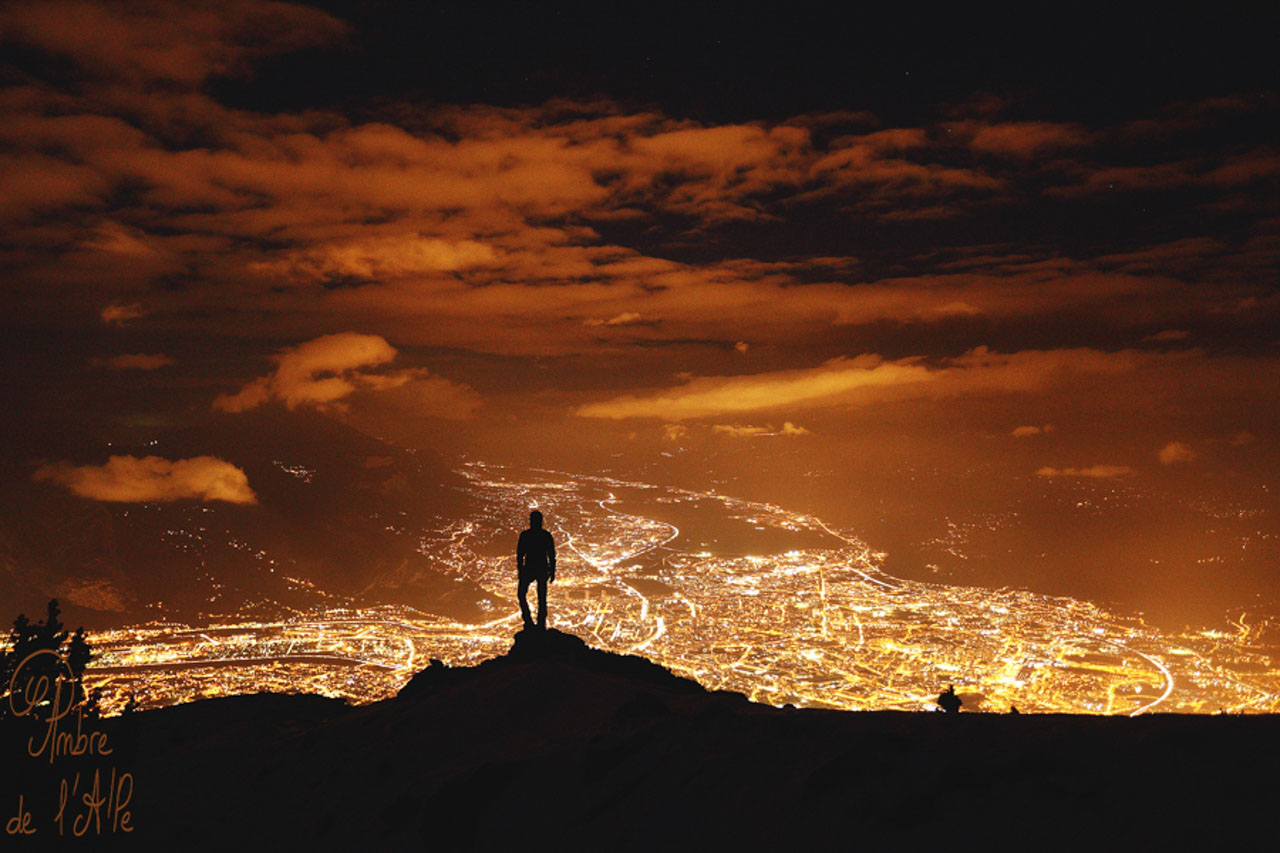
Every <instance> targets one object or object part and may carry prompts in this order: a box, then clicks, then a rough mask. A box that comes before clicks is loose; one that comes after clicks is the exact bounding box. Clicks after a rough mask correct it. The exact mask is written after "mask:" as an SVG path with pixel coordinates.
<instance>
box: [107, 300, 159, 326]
mask: <svg viewBox="0 0 1280 853" xmlns="http://www.w3.org/2000/svg"><path fill="white" fill-rule="evenodd" d="M100 316H101V317H102V322H104V323H106V324H107V325H109V326H121V325H124V324H125V323H126V322H128V321H129V320H136V319H138V318H139V317H145V316H147V312H146V309H144V308H143V307H142V306H141V305H139V304H138V303H136V302H133V303H130V304H128V305H118V304H116V303H115V302H113V303H111V304H110V305H108V306H107V307H106V308H103V309H102V311H101V313H100Z"/></svg>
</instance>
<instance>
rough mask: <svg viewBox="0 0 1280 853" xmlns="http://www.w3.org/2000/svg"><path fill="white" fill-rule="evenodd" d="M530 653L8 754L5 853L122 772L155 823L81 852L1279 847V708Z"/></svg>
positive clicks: (554, 639) (555, 644)
mask: <svg viewBox="0 0 1280 853" xmlns="http://www.w3.org/2000/svg"><path fill="white" fill-rule="evenodd" d="M531 639H537V638H536V637H525V636H523V635H522V636H521V637H519V638H518V639H517V643H516V645H515V646H514V647H513V649H512V651H511V653H509V654H508V655H507V656H506V657H504V658H499V659H495V660H491V661H487V662H485V663H484V664H481V665H479V666H476V667H471V668H457V669H451V668H446V667H442V666H438V665H437V666H432V667H431V668H429V669H427V670H425V671H423V672H421V673H419V675H418V676H417V677H415V678H414V679H413V681H412V682H410V684H409V685H407V686H406V687H405V689H404V690H403V691H402V692H401V694H400V695H399V696H397V697H396V698H394V699H389V700H387V701H384V702H380V703H377V704H375V705H369V706H364V707H359V708H351V707H347V706H345V705H344V704H342V703H341V702H339V701H336V700H326V699H322V698H318V697H310V696H273V695H265V694H264V695H258V696H247V697H237V698H230V699H219V700H211V701H205V702H197V703H193V704H189V705H183V706H178V707H174V708H166V709H162V710H156V711H148V712H144V713H140V714H135V715H133V716H132V717H131V718H123V719H117V720H112V721H106V722H104V723H100V724H98V727H99V728H103V729H105V730H106V731H107V733H108V736H109V738H110V739H111V743H112V744H113V748H114V750H115V751H114V753H113V754H112V756H111V757H110V759H107V758H96V759H94V761H93V762H92V764H91V765H86V764H83V761H84V760H83V759H72V758H67V759H63V758H59V759H58V761H57V762H56V763H55V765H53V767H50V766H48V765H47V763H46V764H43V765H41V764H40V762H37V761H36V760H35V759H31V758H28V757H27V756H25V755H23V754H22V751H21V750H22V747H21V746H19V745H17V744H16V743H15V742H14V741H13V740H12V739H11V740H9V742H8V743H7V744H6V746H5V756H6V764H10V763H11V762H10V760H9V757H10V756H14V757H15V758H16V760H15V761H14V762H13V766H18V767H20V768H27V771H23V772H22V773H14V774H10V773H6V778H7V779H8V780H9V781H11V782H15V783H16V784H18V786H19V787H18V790H15V791H12V792H11V791H4V792H3V794H4V798H3V800H0V803H2V804H3V805H4V809H5V811H4V812H3V818H4V819H6V820H7V819H8V818H9V817H10V816H12V815H13V814H16V809H15V808H14V803H15V802H16V794H17V793H21V792H25V795H26V807H27V808H28V809H30V810H31V811H33V812H34V813H35V817H34V821H35V822H36V824H37V825H38V827H39V829H40V833H39V835H38V836H33V837H31V838H30V839H14V838H9V837H7V836H6V837H5V842H6V843H5V844H4V845H3V847H4V849H6V850H8V849H23V848H24V847H25V848H29V849H34V848H35V847H36V846H38V845H36V844H25V845H24V843H23V842H24V841H36V840H37V839H45V840H50V839H52V838H53V836H54V835H55V834H56V829H55V828H54V825H53V824H52V823H51V820H52V812H53V811H54V810H55V809H56V802H57V790H58V777H61V776H68V775H73V773H72V772H71V771H73V770H74V769H75V768H76V767H77V766H81V767H83V768H84V769H85V770H87V771H88V772H86V773H84V778H85V780H86V781H84V782H83V783H82V784H83V785H85V786H87V785H88V781H87V780H88V778H89V776H91V772H92V771H91V769H90V768H91V767H98V768H101V769H102V772H103V775H104V777H105V775H106V773H107V772H108V769H109V767H110V766H111V764H112V761H114V765H115V766H116V767H117V768H118V769H119V771H126V770H127V771H131V772H132V773H133V777H134V780H135V784H136V791H135V793H134V795H133V797H132V802H131V803H130V804H129V807H130V810H131V811H132V821H133V825H134V826H135V831H134V832H133V833H131V834H129V835H122V834H118V833H117V834H116V835H115V836H111V835H110V834H109V833H108V831H107V830H108V827H109V820H108V817H109V814H108V812H107V807H103V810H102V821H103V822H102V837H100V838H94V837H93V835H94V832H93V831H92V830H90V832H89V836H88V837H84V838H80V839H67V840H66V841H64V845H63V846H64V847H66V848H67V849H83V850H97V849H102V848H103V846H104V843H105V842H107V841H112V842H113V846H114V847H115V848H118V849H137V850H237V849H244V850H257V849H284V850H305V849H319V850H342V849H372V850H467V849H476V850H499V849H502V850H509V849H512V848H514V847H516V846H517V845H518V846H520V847H523V848H524V849H552V848H554V849H558V850H641V849H645V850H651V849H679V850H686V849H689V850H692V849H698V850H703V849H706V850H731V849H735V848H739V849H783V850H789V849H798V848H801V847H804V846H806V845H808V846H813V847H815V848H817V849H842V850H843V849H849V850H887V849H892V850H908V849H931V850H937V849H943V848H947V849H1010V850H1013V849H1016V850H1037V849H1051V850H1059V849H1102V850H1124V849H1128V850H1155V849H1162V848H1164V849H1224V848H1226V847H1229V846H1235V845H1243V844H1244V843H1249V842H1256V841H1257V840H1258V839H1261V838H1265V835H1264V831H1266V830H1268V829H1269V827H1270V826H1271V825H1272V818H1271V814H1272V811H1271V810H1272V808H1273V806H1274V802H1275V799H1276V794H1277V793H1280V784H1278V783H1277V781H1276V775H1275V774H1276V767H1275V760H1276V754H1277V750H1276V746H1277V744H1278V743H1280V737H1278V735H1280V721H1277V720H1276V719H1274V718H1271V717H1185V716H1173V715H1151V716H1144V717H1139V718H1136V719H1129V718H1116V717H1075V716H1057V715H1018V716H1013V715H986V714H965V713H963V712H962V713H961V714H959V715H956V716H949V715H943V714H928V713H918V714H904V713H888V712H886V713H846V712H834V711H818V710H790V709H783V710H779V709H775V708H772V707H768V706H761V705H755V704H752V703H750V702H748V701H747V700H746V699H745V698H743V697H742V696H740V695H738V694H729V693H707V692H706V691H704V690H703V689H702V688H701V687H699V686H698V685H696V684H694V683H692V682H690V681H687V680H684V679H681V678H677V677H675V676H673V675H671V674H670V673H668V672H667V671H666V670H664V669H662V668H661V667H659V666H657V665H655V664H652V663H650V662H648V661H645V660H643V659H640V658H631V657H622V656H619V655H613V654H608V653H605V652H599V651H595V650H591V649H588V648H586V647H585V646H584V645H583V644H582V643H581V642H580V641H578V640H577V639H576V638H573V637H571V636H569V635H564V634H560V633H559V632H555V631H550V632H548V634H547V635H546V638H545V639H544V640H543V641H542V642H541V643H531V642H529V640H531ZM76 761H80V762H82V764H81V765H76V764H75V763H74V762H76ZM41 767H43V769H40V768H41ZM32 768H35V769H32ZM28 771H29V772H28ZM102 784H103V786H106V785H107V782H106V779H105V778H104V779H103V782H102ZM81 790H83V789H81ZM33 803H34V805H33ZM71 803H72V804H71V805H70V806H68V814H71V813H72V812H71V809H72V808H73V807H75V808H78V809H79V811H81V812H82V811H84V807H83V805H79V804H78V803H77V802H76V800H75V798H74V797H73V798H72V799H71ZM67 825H68V826H70V818H68V819H67ZM68 834H69V830H68Z"/></svg>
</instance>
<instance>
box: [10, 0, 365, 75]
mask: <svg viewBox="0 0 1280 853" xmlns="http://www.w3.org/2000/svg"><path fill="white" fill-rule="evenodd" d="M346 29H347V28H346V25H345V24H344V23H342V22H341V21H339V20H337V19H336V18H333V17H331V16H329V15H327V14H325V13H324V12H321V11H319V10H318V9H313V8H310V7H307V6H302V5H295V4H292V3H280V2H273V0H219V2H218V3H216V4H213V3H204V2H190V3H176V4H171V5H165V6H163V7H160V8H157V7H154V6H152V5H150V4H146V3H140V4H129V3H118V4H116V3H102V2H99V3H95V2H75V0H45V2H39V3H36V2H32V3H16V4H13V5H10V6H8V7H6V8H5V9H4V11H3V12H2V13H0V35H4V36H6V37H8V38H11V39H21V40H22V41H25V42H27V43H29V44H34V45H38V46H39V47H40V48H42V49H43V50H46V51H48V52H49V53H53V54H58V55H60V56H63V57H65V58H67V59H70V60H72V61H74V62H75V63H76V64H77V65H80V66H82V67H84V68H86V69H88V70H91V71H93V72H96V73H99V74H107V75H111V76H113V77H117V78H121V79H125V80H129V81H134V82H142V81H153V80H161V81H166V82H169V83H177V84H181V85H189V86H190V85H195V84H197V83H199V82H201V81H202V80H204V79H205V78H207V77H210V76H213V75H229V74H240V73H243V72H244V71H245V70H247V68H248V63H249V62H250V61H251V60H253V59H255V58H258V57H262V56H268V55H271V54H275V53H285V52H288V51H291V50H297V49H299V48H302V47H309V46H312V45H317V44H324V43H327V42H331V41H333V40H335V39H336V38H338V37H340V36H342V35H343V34H344V33H345V32H346Z"/></svg>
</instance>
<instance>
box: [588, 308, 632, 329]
mask: <svg viewBox="0 0 1280 853" xmlns="http://www.w3.org/2000/svg"><path fill="white" fill-rule="evenodd" d="M582 322H583V323H584V324H585V325H587V326H635V325H639V324H641V323H643V322H645V319H644V316H643V315H641V314H637V313H636V312H635V311H624V312H622V313H621V314H615V315H614V316H612V317H610V318H609V319H608V320H600V319H597V318H594V317H593V318H589V319H587V320H583V321H582Z"/></svg>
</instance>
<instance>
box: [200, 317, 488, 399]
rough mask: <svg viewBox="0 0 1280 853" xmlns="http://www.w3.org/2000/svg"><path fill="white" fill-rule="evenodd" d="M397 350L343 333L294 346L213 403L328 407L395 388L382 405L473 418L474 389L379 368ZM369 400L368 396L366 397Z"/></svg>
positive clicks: (414, 371) (425, 374)
mask: <svg viewBox="0 0 1280 853" xmlns="http://www.w3.org/2000/svg"><path fill="white" fill-rule="evenodd" d="M395 357H396V350H395V348H394V347H392V346H391V345H390V344H389V343H387V341H386V339H385V338H382V337H380V336H379V335H366V334H361V333H358V332H340V333H338V334H333V335H325V336H323V337H320V338H316V339H315V340H311V341H307V342H306V343H302V344H299V345H298V346H296V347H291V348H289V349H286V350H284V351H283V352H280V353H278V354H277V355H275V356H274V360H275V362H276V365H277V366H276V369H275V370H274V371H273V372H271V373H270V374H268V375H267V376H262V377H259V378H257V379H254V380H252V381H250V382H249V383H247V384H246V385H244V386H243V387H242V388H241V389H240V390H239V391H237V392H236V393H234V394H223V395H220V396H219V397H218V398H217V399H215V400H214V401H213V407H214V408H215V409H218V410H220V411H224V412H243V411H247V410H249V409H253V408H257V407H258V406H261V405H264V404H266V403H269V402H273V401H274V402H280V403H283V404H284V405H285V406H286V407H288V408H290V409H294V408H297V407H298V406H302V405H311V406H317V407H320V408H325V407H328V406H330V405H333V404H336V403H337V401H338V400H342V399H343V398H347V397H350V396H352V395H354V394H356V393H357V392H380V393H379V396H380V397H381V396H384V394H383V393H382V392H394V393H392V394H390V395H389V396H387V399H383V400H380V401H379V402H378V405H379V406H380V407H382V408H387V407H390V408H398V409H400V410H402V411H405V412H413V413H415V414H418V415H422V414H426V413H427V412H435V413H436V414H437V415H439V416H442V417H451V418H462V417H469V416H470V415H471V414H472V413H473V412H474V410H475V409H476V408H477V407H478V406H479V397H478V396H477V395H476V394H475V392H474V391H472V390H471V389H470V388H467V387H466V386H462V385H456V384H454V383H452V382H450V381H448V380H447V379H443V378H442V377H438V376H432V375H431V374H430V372H429V371H427V370H425V369H422V368H410V369H405V370H399V371H393V372H382V373H378V372H374V371H372V370H369V369H367V368H377V367H381V366H383V365H386V364H388V363H390V362H391V361H393V360H394V359H395ZM366 399H367V398H366Z"/></svg>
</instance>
